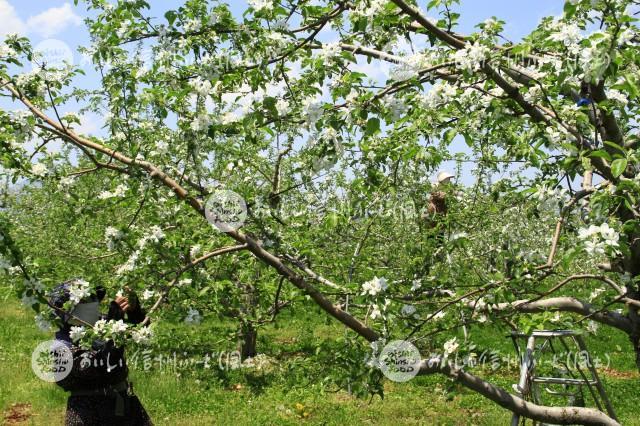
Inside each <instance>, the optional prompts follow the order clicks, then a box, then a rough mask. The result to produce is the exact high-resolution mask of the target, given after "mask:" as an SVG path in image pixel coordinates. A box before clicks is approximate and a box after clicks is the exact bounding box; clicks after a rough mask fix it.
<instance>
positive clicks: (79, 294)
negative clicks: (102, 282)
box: [69, 280, 91, 304]
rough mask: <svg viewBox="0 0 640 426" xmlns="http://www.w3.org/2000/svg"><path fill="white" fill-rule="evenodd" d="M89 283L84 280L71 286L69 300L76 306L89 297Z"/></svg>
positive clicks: (77, 281)
mask: <svg viewBox="0 0 640 426" xmlns="http://www.w3.org/2000/svg"><path fill="white" fill-rule="evenodd" d="M90 295H91V291H90V290H89V283H88V282H86V281H84V280H76V281H74V282H72V283H71V284H70V285H69V300H70V301H71V302H73V303H74V304H78V303H80V302H81V301H82V299H84V298H85V297H89V296H90Z"/></svg>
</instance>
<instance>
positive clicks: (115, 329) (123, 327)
mask: <svg viewBox="0 0 640 426" xmlns="http://www.w3.org/2000/svg"><path fill="white" fill-rule="evenodd" d="M127 328H129V324H127V323H125V322H124V321H123V320H118V321H109V331H110V333H111V334H113V335H118V334H122V333H124V332H125V331H127Z"/></svg>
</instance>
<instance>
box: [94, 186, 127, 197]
mask: <svg viewBox="0 0 640 426" xmlns="http://www.w3.org/2000/svg"><path fill="white" fill-rule="evenodd" d="M128 189H129V187H128V186H127V185H126V184H124V183H121V184H120V185H118V186H116V189H114V190H113V192H110V191H103V192H101V193H100V194H99V195H98V199H100V200H107V199H109V198H116V197H119V198H122V197H124V196H125V194H126V193H127V190H128Z"/></svg>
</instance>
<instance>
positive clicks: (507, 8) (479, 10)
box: [0, 0, 563, 61]
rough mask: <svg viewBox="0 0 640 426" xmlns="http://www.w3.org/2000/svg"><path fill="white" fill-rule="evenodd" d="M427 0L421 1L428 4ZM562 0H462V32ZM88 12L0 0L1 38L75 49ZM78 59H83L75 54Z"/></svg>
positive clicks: (164, 4) (522, 19)
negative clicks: (15, 36) (54, 42)
mask: <svg viewBox="0 0 640 426" xmlns="http://www.w3.org/2000/svg"><path fill="white" fill-rule="evenodd" d="M150 3H151V5H152V12H151V15H155V16H162V12H163V11H165V10H168V9H171V8H176V7H178V6H179V5H180V4H181V3H182V2H180V1H176V0H169V1H166V0H163V1H160V0H156V1H153V0H151V1H150ZM230 3H231V4H232V5H233V6H232V9H233V10H234V12H235V13H237V14H238V15H240V14H241V13H242V11H243V10H244V9H245V8H246V7H247V4H246V1H245V0H233V1H231V2H230ZM426 3H427V1H426V0H421V1H420V2H419V4H420V5H421V6H423V7H424V6H425V5H426ZM562 7H563V2H562V1H560V0H536V1H528V0H462V5H461V6H460V7H459V11H460V13H461V22H460V27H459V28H458V30H459V31H461V32H469V31H472V30H473V26H474V25H475V24H477V23H478V22H481V21H483V20H485V19H487V18H489V17H491V16H496V17H498V18H500V19H503V20H505V21H507V25H506V27H505V34H506V36H507V37H508V38H509V39H512V40H517V39H519V38H520V37H522V36H523V35H526V34H527V33H528V32H530V31H531V29H532V28H534V27H535V25H536V23H537V22H538V21H539V20H540V18H542V17H543V16H549V15H559V14H561V13H562ZM84 16H86V12H85V10H84V8H83V7H82V5H79V6H77V7H76V6H74V5H73V1H64V0H53V1H52V0H48V1H42V0H0V22H2V25H1V26H0V37H2V36H4V34H5V33H7V32H20V33H23V34H26V35H27V36H29V37H30V38H31V40H32V42H33V44H34V46H35V45H37V44H38V43H40V42H41V41H43V40H47V39H52V38H53V39H58V40H61V41H64V42H65V43H66V44H68V45H69V46H70V47H71V48H72V50H74V51H75V48H76V47H77V46H78V45H83V44H85V45H86V44H87V43H88V37H87V31H86V30H85V28H84V24H83V23H82V18H83V17H84ZM74 59H75V60H76V61H79V60H80V59H81V58H80V57H79V56H78V55H77V54H76V56H75V58H74Z"/></svg>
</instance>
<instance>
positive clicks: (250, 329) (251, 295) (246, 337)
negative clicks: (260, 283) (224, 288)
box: [238, 283, 258, 361]
mask: <svg viewBox="0 0 640 426" xmlns="http://www.w3.org/2000/svg"><path fill="white" fill-rule="evenodd" d="M241 287H242V289H243V290H244V292H245V301H244V306H243V307H242V309H241V318H240V330H239V339H238V340H239V341H238V351H239V352H240V357H241V359H242V360H243V361H244V360H245V359H247V358H253V357H254V356H256V353H257V352H256V344H257V340H258V330H257V329H256V327H255V326H254V325H253V323H252V322H251V319H252V318H255V313H256V308H257V305H258V291H257V289H256V286H255V285H254V284H253V283H249V284H241Z"/></svg>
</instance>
